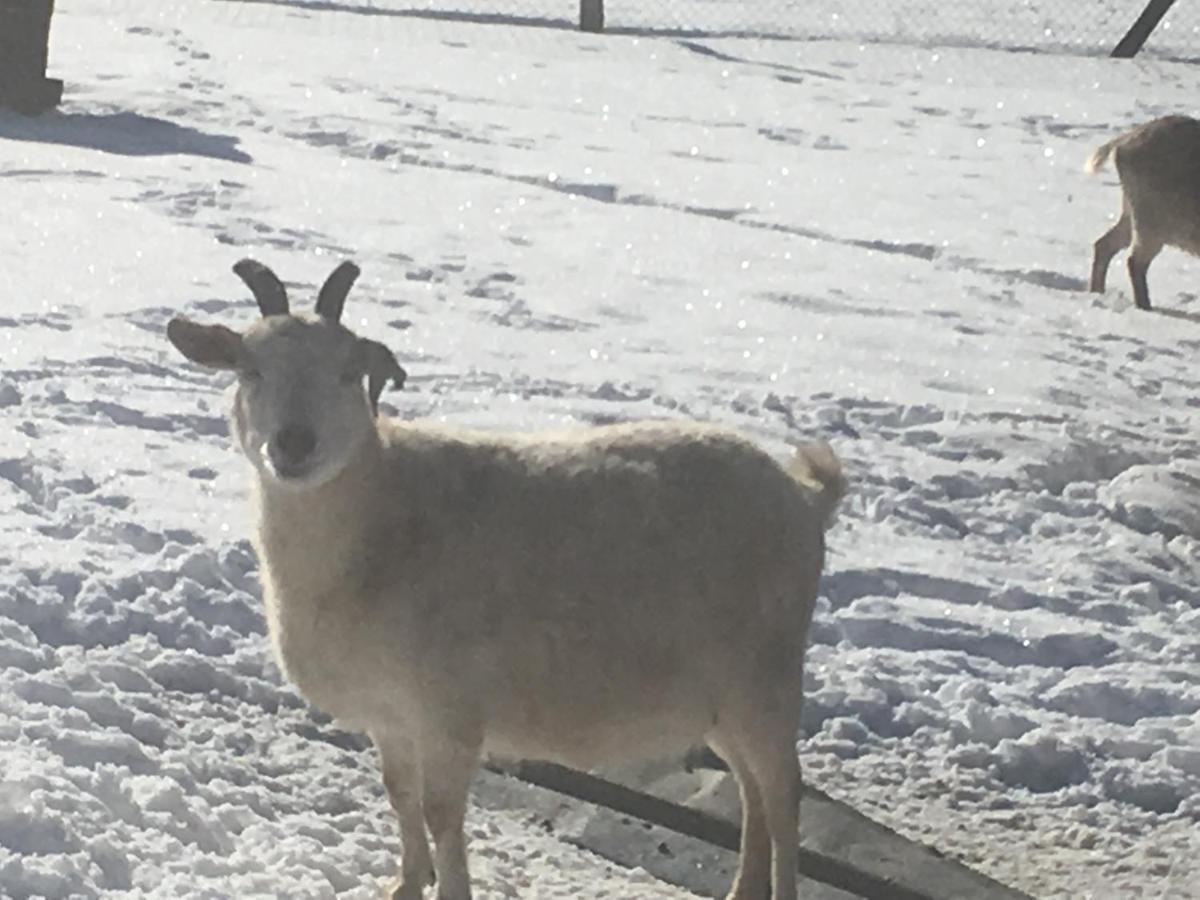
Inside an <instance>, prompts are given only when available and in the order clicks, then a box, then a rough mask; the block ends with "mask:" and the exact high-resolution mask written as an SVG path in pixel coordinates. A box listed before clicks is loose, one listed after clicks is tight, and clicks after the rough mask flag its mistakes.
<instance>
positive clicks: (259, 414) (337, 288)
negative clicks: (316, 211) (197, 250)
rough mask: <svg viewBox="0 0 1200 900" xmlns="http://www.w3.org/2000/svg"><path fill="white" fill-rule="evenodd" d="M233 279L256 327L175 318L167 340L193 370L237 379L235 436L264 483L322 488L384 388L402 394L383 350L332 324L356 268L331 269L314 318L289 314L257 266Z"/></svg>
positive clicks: (276, 283) (274, 284)
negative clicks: (252, 309)
mask: <svg viewBox="0 0 1200 900" xmlns="http://www.w3.org/2000/svg"><path fill="white" fill-rule="evenodd" d="M233 270H234V272H236V273H237V274H238V276H239V277H240V278H241V279H242V281H244V282H245V283H246V285H247V286H248V287H249V288H250V290H251V292H252V293H253V294H254V299H255V300H257V301H258V308H259V309H260V310H261V311H262V314H263V318H262V320H261V321H259V322H257V323H255V324H254V325H253V326H251V327H250V328H249V329H247V330H246V331H245V332H244V333H238V332H236V331H233V330H232V329H230V328H226V327H225V326H224V325H200V324H197V323H196V322H192V321H190V320H189V319H185V318H182V317H179V318H174V319H172V320H171V321H170V323H169V324H168V325H167V337H168V338H169V339H170V341H171V343H172V344H174V345H175V347H176V349H178V350H179V352H180V353H182V354H183V355H184V356H186V357H187V358H188V359H190V360H191V361H192V362H194V363H198V364H200V365H202V366H207V367H209V368H213V369H228V370H230V371H233V372H236V373H237V379H238V380H237V388H236V391H235V393H234V399H233V413H232V417H231V418H232V421H233V427H234V431H235V433H236V434H237V438H238V441H239V443H240V444H241V447H242V450H243V452H244V453H245V454H246V456H247V457H249V459H250V461H251V462H252V463H253V464H254V466H255V468H256V469H258V471H259V472H260V473H261V475H262V477H263V478H265V479H271V480H272V481H273V482H277V483H282V484H287V485H289V486H292V487H297V488H302V487H310V486H316V485H319V484H322V483H323V482H325V481H328V480H329V479H330V478H332V477H333V476H334V475H336V474H337V473H338V472H340V471H341V470H342V469H343V468H344V467H345V466H346V465H347V464H348V463H349V461H350V459H351V458H352V457H353V455H354V452H355V451H356V450H357V449H358V447H359V446H360V445H361V442H362V441H363V439H364V438H365V437H366V436H367V435H368V434H370V433H371V432H372V431H373V429H374V427H375V425H374V421H373V420H374V415H375V413H376V409H377V405H378V402H379V395H380V393H381V392H382V391H383V388H384V385H385V384H386V383H387V382H388V381H392V382H394V384H395V385H396V387H403V385H404V379H405V377H406V373H405V371H404V369H403V368H402V367H401V366H400V364H399V363H398V362H396V358H395V357H394V356H393V355H392V351H390V350H389V349H388V348H387V347H385V346H384V345H383V344H380V343H378V342H377V341H371V340H367V339H366V338H360V337H357V336H355V334H354V333H353V332H352V331H350V329H348V328H346V327H345V326H344V325H342V324H341V323H340V322H339V321H338V320H339V319H340V318H341V314H342V305H343V303H344V302H345V300H346V294H347V293H348V292H349V290H350V286H351V285H352V284H354V280H355V279H356V278H357V277H358V272H359V269H358V266H356V265H354V263H351V262H343V263H342V264H341V265H339V266H338V267H337V268H336V269H334V270H333V272H332V274H330V276H329V277H328V278H327V279H326V281H325V284H324V285H323V286H322V287H321V290H320V292H319V293H318V295H317V307H316V312H315V313H314V314H301V315H293V314H292V313H291V312H290V311H289V309H288V299H287V291H286V289H285V288H284V286H283V282H281V281H280V280H279V278H278V277H276V275H275V273H274V272H272V271H271V270H270V269H269V268H267V267H266V266H264V265H263V264H262V263H259V262H256V261H254V260H252V259H243V260H242V261H241V262H239V263H237V265H235V266H234V267H233ZM364 379H365V381H366V389H365V390H364V385H363V382H364Z"/></svg>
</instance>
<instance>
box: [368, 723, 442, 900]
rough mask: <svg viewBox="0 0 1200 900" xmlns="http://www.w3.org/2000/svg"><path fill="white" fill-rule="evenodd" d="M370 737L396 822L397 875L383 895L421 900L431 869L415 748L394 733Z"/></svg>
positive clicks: (407, 740) (393, 898) (393, 899)
mask: <svg viewBox="0 0 1200 900" xmlns="http://www.w3.org/2000/svg"><path fill="white" fill-rule="evenodd" d="M371 737H372V739H373V740H374V741H375V744H376V746H378V748H379V756H380V760H381V762H382V765H383V785H384V787H385V788H387V793H388V800H389V801H390V802H391V804H392V809H393V810H394V811H395V813H396V818H397V819H398V820H399V822H400V843H401V850H402V857H401V863H400V874H399V876H398V877H397V878H395V879H394V880H393V881H392V882H391V883H390V884H388V886H387V889H386V891H385V894H384V896H385V897H386V898H389V900H421V897H422V896H423V894H424V890H425V886H426V885H427V884H432V883H433V879H434V871H433V857H432V855H431V854H430V852H429V840H428V838H427V837H426V835H425V818H424V814H423V812H422V805H423V804H422V798H421V770H420V766H419V765H418V760H417V755H416V747H414V746H413V744H412V742H411V740H409V739H407V738H403V737H397V736H395V735H383V734H378V735H377V734H373V735H372V736H371Z"/></svg>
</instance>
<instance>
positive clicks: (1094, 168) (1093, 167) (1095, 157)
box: [1083, 135, 1126, 175]
mask: <svg viewBox="0 0 1200 900" xmlns="http://www.w3.org/2000/svg"><path fill="white" fill-rule="evenodd" d="M1125 137H1126V135H1121V136H1120V137H1115V138H1113V139H1112V140H1111V141H1109V142H1108V143H1106V144H1101V145H1100V146H1099V147H1097V148H1096V149H1095V150H1094V151H1093V152H1092V155H1091V156H1089V157H1088V159H1087V162H1085V163H1084V164H1083V171H1085V172H1087V173H1088V174H1089V175H1092V174H1094V173H1096V172H1099V171H1100V170H1101V169H1103V168H1104V164H1105V163H1106V162H1108V158H1109V157H1110V156H1112V153H1113V151H1114V150H1116V149H1117V145H1118V144H1119V143H1121V142H1122V141H1123V140H1125Z"/></svg>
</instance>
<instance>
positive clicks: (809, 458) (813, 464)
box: [789, 441, 846, 525]
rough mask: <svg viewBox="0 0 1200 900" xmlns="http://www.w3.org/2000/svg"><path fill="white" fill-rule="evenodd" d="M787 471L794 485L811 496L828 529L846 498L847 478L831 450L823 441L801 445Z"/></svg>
mask: <svg viewBox="0 0 1200 900" xmlns="http://www.w3.org/2000/svg"><path fill="white" fill-rule="evenodd" d="M789 471H790V472H791V475H792V477H793V478H794V479H796V483H797V484H799V485H800V486H801V487H802V488H804V489H805V490H806V491H808V492H809V493H810V494H811V495H812V497H813V500H814V503H815V505H816V508H817V512H818V513H819V514H820V516H821V521H823V522H824V523H825V524H826V525H828V524H829V523H830V521H831V520H832V519H833V513H834V511H835V510H836V509H837V506H838V503H840V502H841V499H842V497H844V496H845V494H846V476H845V473H843V472H842V463H841V460H839V459H838V458H837V454H836V453H834V452H833V448H832V447H830V446H829V445H828V444H827V443H825V442H824V441H817V442H814V443H810V444H801V445H800V446H799V447H797V448H796V456H795V458H794V459H793V460H792V465H791V468H790V470H789Z"/></svg>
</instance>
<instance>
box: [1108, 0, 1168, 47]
mask: <svg viewBox="0 0 1200 900" xmlns="http://www.w3.org/2000/svg"><path fill="white" fill-rule="evenodd" d="M1174 4H1175V0H1150V2H1149V3H1147V4H1146V8H1145V9H1144V10H1142V14H1141V15H1140V16H1138V20H1137V21H1136V22H1134V23H1133V27H1132V28H1130V29H1129V33H1128V34H1126V35H1125V37H1123V38H1121V42H1120V43H1119V44H1117V46H1116V47H1114V48H1113V52H1112V55H1113V56H1114V57H1116V58H1117V59H1132V58H1133V57H1134V56H1136V55H1137V52H1138V51H1139V50H1141V49H1142V46H1143V45H1144V44H1145V43H1146V41H1147V39H1148V38H1149V37H1150V35H1151V34H1153V33H1154V29H1155V28H1157V27H1158V23H1159V22H1161V21H1162V17H1163V16H1165V15H1166V14H1167V10H1168V9H1170V8H1171V7H1172V6H1173V5H1174Z"/></svg>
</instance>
